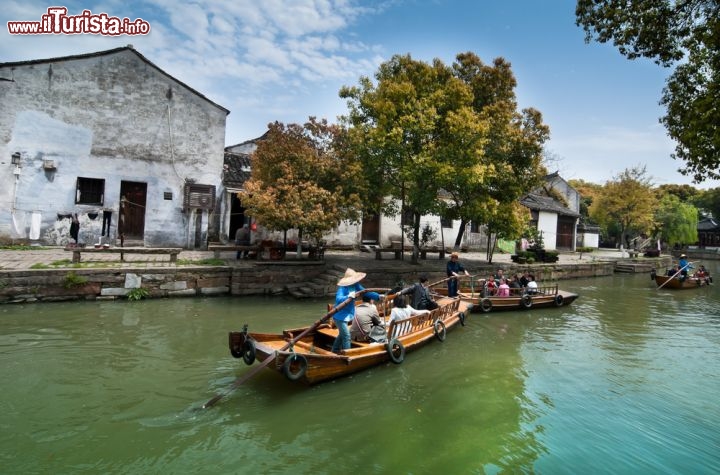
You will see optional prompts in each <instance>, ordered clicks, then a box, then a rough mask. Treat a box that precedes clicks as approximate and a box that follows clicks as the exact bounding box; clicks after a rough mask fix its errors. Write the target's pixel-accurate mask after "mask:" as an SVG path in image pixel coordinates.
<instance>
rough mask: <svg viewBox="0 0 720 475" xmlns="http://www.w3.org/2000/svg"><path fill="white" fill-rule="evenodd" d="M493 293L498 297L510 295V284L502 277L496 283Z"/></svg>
mask: <svg viewBox="0 0 720 475" xmlns="http://www.w3.org/2000/svg"><path fill="white" fill-rule="evenodd" d="M495 295H497V296H498V297H510V286H509V285H508V283H507V280H505V279H504V278H501V279H500V285H498V288H497V294H495Z"/></svg>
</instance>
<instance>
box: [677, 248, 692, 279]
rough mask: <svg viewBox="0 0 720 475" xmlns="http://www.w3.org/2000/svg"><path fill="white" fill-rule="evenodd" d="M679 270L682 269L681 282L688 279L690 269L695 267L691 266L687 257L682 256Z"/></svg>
mask: <svg viewBox="0 0 720 475" xmlns="http://www.w3.org/2000/svg"><path fill="white" fill-rule="evenodd" d="M679 268H680V280H685V279H687V276H688V269H692V268H693V266H692V264H690V263H689V262H688V260H687V256H686V255H685V254H680V262H679Z"/></svg>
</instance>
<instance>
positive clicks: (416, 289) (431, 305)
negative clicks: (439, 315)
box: [400, 275, 439, 310]
mask: <svg viewBox="0 0 720 475" xmlns="http://www.w3.org/2000/svg"><path fill="white" fill-rule="evenodd" d="M408 294H412V306H413V307H415V308H417V309H418V310H435V309H436V308H438V307H439V305H438V304H437V302H435V300H433V298H432V295H430V289H429V288H428V278H427V276H426V275H421V276H420V279H419V281H418V282H417V283H416V284H414V285H412V286H411V287H408V288H407V289H404V290H402V291H400V295H408Z"/></svg>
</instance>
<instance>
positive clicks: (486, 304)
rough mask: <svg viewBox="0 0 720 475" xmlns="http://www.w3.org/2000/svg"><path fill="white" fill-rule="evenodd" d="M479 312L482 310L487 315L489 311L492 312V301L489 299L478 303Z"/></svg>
mask: <svg viewBox="0 0 720 475" xmlns="http://www.w3.org/2000/svg"><path fill="white" fill-rule="evenodd" d="M480 310H482V311H483V312H485V313H488V312H489V311H490V310H492V300H490V299H489V298H487V297H486V298H484V299H482V300H481V301H480Z"/></svg>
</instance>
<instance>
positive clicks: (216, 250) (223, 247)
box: [208, 244, 261, 259]
mask: <svg viewBox="0 0 720 475" xmlns="http://www.w3.org/2000/svg"><path fill="white" fill-rule="evenodd" d="M260 250H261V247H260V246H257V245H247V246H246V245H238V244H210V245H209V246H208V251H213V255H214V256H215V258H216V259H217V258H219V257H220V253H221V252H231V251H232V252H240V251H247V252H254V253H255V256H259V255H260Z"/></svg>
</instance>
